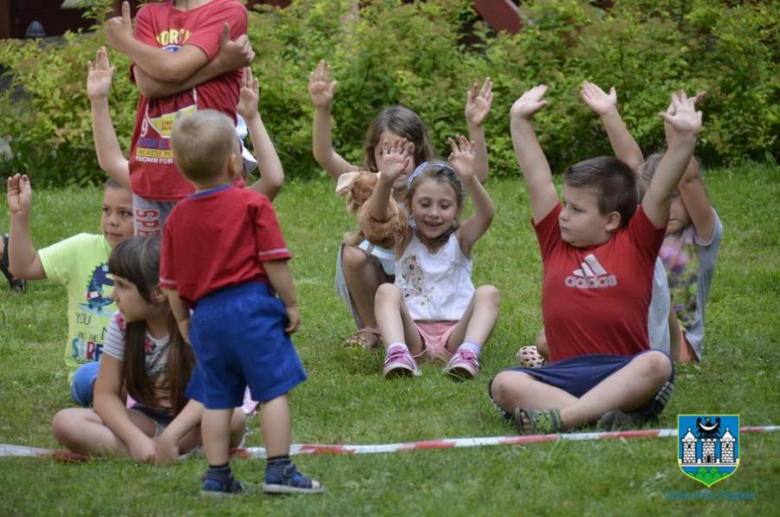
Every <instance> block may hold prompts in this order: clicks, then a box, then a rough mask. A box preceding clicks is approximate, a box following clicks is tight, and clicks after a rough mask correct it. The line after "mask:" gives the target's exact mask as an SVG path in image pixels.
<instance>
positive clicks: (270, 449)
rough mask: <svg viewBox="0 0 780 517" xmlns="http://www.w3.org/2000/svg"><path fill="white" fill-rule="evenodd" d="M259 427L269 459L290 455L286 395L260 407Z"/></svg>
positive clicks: (290, 430)
mask: <svg viewBox="0 0 780 517" xmlns="http://www.w3.org/2000/svg"><path fill="white" fill-rule="evenodd" d="M260 425H261V426H262V429H263V441H264V442H265V449H266V451H267V453H268V457H269V458H274V457H277V456H287V455H288V454H290V441H291V440H292V434H291V433H292V418H291V417H290V407H289V405H288V404H287V395H286V394H285V395H282V396H280V397H276V398H275V399H273V400H269V401H268V402H265V403H263V404H261V405H260Z"/></svg>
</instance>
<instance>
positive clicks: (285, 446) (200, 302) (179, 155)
mask: <svg viewBox="0 0 780 517" xmlns="http://www.w3.org/2000/svg"><path fill="white" fill-rule="evenodd" d="M171 144H172V149H173V156H174V159H175V160H176V165H177V167H178V168H179V170H181V172H182V173H183V174H184V175H185V176H186V177H187V179H188V180H189V181H191V182H192V183H193V184H194V185H195V190H196V192H195V193H194V194H191V195H189V196H188V197H187V198H185V199H184V200H182V201H180V202H179V203H178V204H177V205H176V207H175V208H174V209H173V211H172V212H171V215H170V217H169V219H168V220H167V221H166V224H165V228H164V231H163V251H162V260H161V265H160V285H161V286H162V287H163V288H164V289H165V290H166V291H167V294H168V299H169V300H170V303H171V308H172V310H173V312H174V314H175V316H176V319H177V320H178V322H179V326H180V328H181V330H182V334H183V335H184V336H185V337H186V338H187V339H188V340H189V341H190V343H192V347H193V349H194V350H195V355H196V357H197V359H198V368H197V371H198V373H199V375H195V376H193V381H192V382H191V383H190V389H192V390H193V392H197V393H199V394H200V395H201V396H199V397H198V400H202V401H203V404H204V406H205V407H206V410H205V413H204V416H203V424H202V428H203V442H204V448H205V450H206V458H207V460H208V464H209V468H208V471H207V472H206V474H205V476H204V477H203V487H202V490H201V493H202V494H204V495H226V494H235V493H238V492H242V491H243V485H242V484H241V483H240V482H238V481H236V480H235V479H234V477H233V475H232V473H231V469H230V463H229V460H230V456H229V441H228V437H229V435H230V432H229V431H230V428H229V426H230V415H231V413H232V408H233V407H235V406H239V405H241V401H242V399H243V393H244V390H245V388H246V386H247V385H248V386H249V388H250V391H251V393H252V398H253V399H254V400H258V401H260V403H261V409H260V419H261V423H262V428H263V437H264V439H265V445H266V449H267V451H268V463H267V465H266V471H265V486H264V491H265V492H268V493H293V492H298V493H321V492H323V491H324V488H323V487H322V485H320V483H319V482H317V481H315V480H312V479H310V478H308V477H306V476H304V475H303V474H301V473H300V472H298V470H297V469H296V467H295V465H294V464H293V463H292V462H291V461H290V456H289V453H290V441H291V435H290V433H291V425H292V424H291V419H290V410H289V406H288V402H287V393H288V392H289V391H290V390H291V389H292V388H294V387H295V386H297V385H298V384H300V383H301V382H303V381H304V380H306V372H305V371H304V369H303V365H302V364H301V362H300V360H299V359H298V355H297V354H296V352H295V348H294V347H293V344H292V341H291V340H290V336H289V334H291V333H293V332H295V331H296V329H297V328H298V325H299V323H300V313H299V311H298V306H297V301H296V298H295V290H294V288H293V283H292V278H291V276H290V270H289V269H288V267H287V260H288V259H289V258H290V257H291V254H290V252H289V251H288V250H287V247H286V245H285V243H284V239H283V237H282V234H281V230H280V228H279V223H278V222H277V219H276V214H275V212H274V209H273V206H272V205H271V202H270V201H269V200H268V198H267V197H265V196H264V195H262V194H259V193H257V192H254V191H252V190H249V189H242V188H235V187H233V186H232V185H233V182H234V180H235V179H236V177H237V176H238V175H239V174H240V170H241V165H240V163H241V161H240V160H241V157H240V153H239V147H238V142H237V140H236V137H235V129H234V126H233V123H232V121H231V120H230V119H229V118H227V117H226V116H225V115H223V114H221V113H219V112H216V111H213V110H202V111H198V112H197V113H194V114H192V115H190V116H188V117H185V118H183V119H180V120H179V121H178V122H177V124H176V125H175V126H174V129H173V133H172V135H171ZM275 293H277V294H278V295H279V298H277V297H276V295H275ZM280 298H281V299H280ZM190 309H193V312H192V314H191V313H190Z"/></svg>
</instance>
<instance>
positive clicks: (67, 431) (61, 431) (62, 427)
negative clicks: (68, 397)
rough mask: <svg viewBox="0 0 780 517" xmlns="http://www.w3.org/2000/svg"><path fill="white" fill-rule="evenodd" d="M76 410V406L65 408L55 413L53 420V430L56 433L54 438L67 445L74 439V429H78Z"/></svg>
mask: <svg viewBox="0 0 780 517" xmlns="http://www.w3.org/2000/svg"><path fill="white" fill-rule="evenodd" d="M76 414H77V413H76V411H74V408H70V409H63V410H62V411H59V412H58V413H57V414H56V415H54V419H53V420H52V421H51V431H52V433H53V434H54V438H55V439H56V440H57V441H58V442H60V443H62V444H65V445H67V444H68V443H70V442H71V441H72V440H71V438H72V436H73V435H74V430H77V427H78V426H77V425H76V423H75V422H76Z"/></svg>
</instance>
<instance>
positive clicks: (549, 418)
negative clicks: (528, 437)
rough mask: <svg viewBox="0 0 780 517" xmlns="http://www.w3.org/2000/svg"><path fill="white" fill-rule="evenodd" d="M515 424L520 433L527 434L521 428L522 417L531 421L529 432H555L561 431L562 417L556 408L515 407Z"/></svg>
mask: <svg viewBox="0 0 780 517" xmlns="http://www.w3.org/2000/svg"><path fill="white" fill-rule="evenodd" d="M514 413H515V414H514V416H515V426H517V430H518V432H519V433H520V434H529V433H527V432H525V431H524V430H523V417H525V418H527V419H528V421H529V422H531V432H530V434H555V433H560V432H561V431H563V419H562V418H561V412H560V411H559V410H557V409H538V410H537V409H531V408H522V407H516V408H515V411H514Z"/></svg>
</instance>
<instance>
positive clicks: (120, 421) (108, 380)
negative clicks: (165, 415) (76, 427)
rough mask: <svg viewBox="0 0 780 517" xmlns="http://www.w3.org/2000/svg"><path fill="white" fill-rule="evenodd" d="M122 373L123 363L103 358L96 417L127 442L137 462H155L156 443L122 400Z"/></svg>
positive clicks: (110, 358) (96, 392) (97, 389)
mask: <svg viewBox="0 0 780 517" xmlns="http://www.w3.org/2000/svg"><path fill="white" fill-rule="evenodd" d="M122 371H123V365H122V361H120V360H118V359H116V358H115V357H112V356H110V355H108V354H103V355H102V356H101V358H100V369H99V370H98V376H97V380H96V381H95V413H97V414H98V416H99V417H100V419H101V420H103V422H104V423H105V424H106V425H107V426H108V428H109V429H111V430H112V431H113V432H114V434H116V435H117V436H118V437H119V439H120V440H122V442H124V444H125V446H126V447H127V448H128V450H129V453H130V456H131V457H132V458H133V459H134V460H136V461H152V460H153V459H154V455H155V453H156V451H157V448H156V445H155V443H154V440H152V439H151V438H149V437H148V436H146V434H145V433H144V432H143V431H142V430H141V429H140V428H139V427H138V426H137V425H135V424H134V423H133V421H132V420H131V419H130V414H129V413H128V411H127V408H126V407H125V403H124V402H123V401H122V399H121V397H120V393H121V391H122V387H123V384H124V375H123V373H122Z"/></svg>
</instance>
